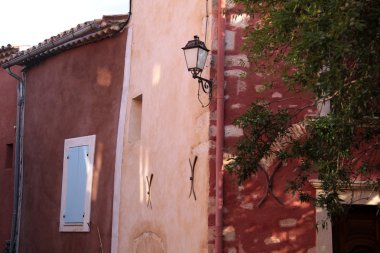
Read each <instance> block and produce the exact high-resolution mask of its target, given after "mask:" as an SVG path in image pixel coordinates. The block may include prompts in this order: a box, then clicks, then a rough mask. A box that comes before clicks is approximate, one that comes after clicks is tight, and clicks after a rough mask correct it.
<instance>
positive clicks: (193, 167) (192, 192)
mask: <svg viewBox="0 0 380 253" xmlns="http://www.w3.org/2000/svg"><path fill="white" fill-rule="evenodd" d="M197 160H198V156H195V157H194V162H193V163H191V160H190V159H189V164H190V170H191V177H190V181H191V186H190V194H189V198H190V197H191V195H192V194H193V195H194V200H197V196H196V195H195V190H194V176H195V164H196V163H197Z"/></svg>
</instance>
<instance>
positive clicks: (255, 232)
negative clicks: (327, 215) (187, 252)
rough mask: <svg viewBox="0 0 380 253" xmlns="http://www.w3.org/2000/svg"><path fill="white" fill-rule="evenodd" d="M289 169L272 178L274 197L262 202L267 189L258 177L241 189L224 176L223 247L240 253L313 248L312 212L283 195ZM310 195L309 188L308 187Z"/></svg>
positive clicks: (296, 200) (289, 196)
mask: <svg viewBox="0 0 380 253" xmlns="http://www.w3.org/2000/svg"><path fill="white" fill-rule="evenodd" d="M289 174H290V173H289V170H288V168H283V169H282V170H280V171H279V172H278V174H277V175H276V176H275V177H274V181H273V192H272V193H273V195H274V196H276V197H277V198H278V200H279V201H280V202H282V203H283V205H281V204H280V203H279V201H277V200H276V199H275V197H274V196H273V195H272V193H271V194H269V195H268V198H267V199H266V200H265V201H264V202H262V205H261V206H260V207H258V204H259V203H260V202H261V201H262V200H263V198H264V196H265V195H266V193H267V187H268V186H267V185H266V181H265V176H264V174H263V173H258V174H257V175H256V176H254V177H252V178H251V179H250V180H248V181H247V182H246V183H244V184H243V185H242V186H239V187H238V186H237V183H236V182H237V181H236V178H235V177H234V176H231V175H230V174H225V178H224V180H225V186H226V189H225V197H224V199H225V200H224V204H225V205H224V207H225V211H224V226H225V228H224V231H223V235H224V241H225V242H224V247H225V248H227V249H228V248H235V250H239V252H240V251H242V252H261V251H262V252H278V253H288V252H308V250H310V249H312V248H314V247H315V238H316V229H315V209H314V207H313V206H312V205H310V204H307V203H301V202H300V201H298V199H297V198H296V197H293V196H292V195H291V194H289V193H287V192H285V191H284V190H285V187H286V182H287V178H289ZM310 191H312V188H311V187H310Z"/></svg>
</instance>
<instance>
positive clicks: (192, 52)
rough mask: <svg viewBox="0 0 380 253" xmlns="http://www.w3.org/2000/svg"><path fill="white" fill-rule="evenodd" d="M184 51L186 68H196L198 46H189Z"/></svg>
mask: <svg viewBox="0 0 380 253" xmlns="http://www.w3.org/2000/svg"><path fill="white" fill-rule="evenodd" d="M184 51H185V57H186V64H187V68H188V69H193V68H196V67H197V66H196V64H197V52H198V48H189V49H186V50H184Z"/></svg>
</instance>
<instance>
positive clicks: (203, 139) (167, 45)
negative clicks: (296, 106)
mask: <svg viewBox="0 0 380 253" xmlns="http://www.w3.org/2000/svg"><path fill="white" fill-rule="evenodd" d="M205 4H206V1H198V0H197V1H176V0H163V1H151V0H144V1H134V2H133V6H132V7H133V9H132V13H133V14H132V18H131V22H130V26H131V28H132V29H133V44H132V59H131V80H130V87H129V95H128V109H127V122H126V128H125V140H124V155H123V166H122V179H121V198H120V216H119V221H120V223H119V237H118V240H119V244H118V252H128V253H132V252H140V251H139V250H141V247H144V248H145V247H148V246H147V245H145V244H147V243H149V241H144V243H145V244H144V246H141V245H139V242H140V239H139V238H141V237H142V236H143V235H144V234H146V233H148V234H149V233H153V234H154V235H155V236H156V238H157V240H158V241H160V243H162V245H163V248H164V252H171V253H177V252H181V253H194V252H208V243H207V241H208V226H207V213H208V191H209V190H208V187H209V185H208V181H209V168H208V149H209V145H212V144H210V143H209V142H208V131H209V129H208V126H209V117H210V114H209V108H207V107H206V108H202V106H201V104H200V103H199V102H198V99H197V92H198V84H197V81H196V80H194V79H193V78H192V77H191V74H190V73H189V72H188V71H187V68H186V64H185V59H184V55H183V51H182V49H181V47H183V46H185V44H186V43H187V41H188V40H190V39H193V36H194V35H196V34H198V35H199V36H200V38H201V40H203V41H204V32H205V17H206V6H205ZM209 4H210V5H211V1H210V2H209ZM210 10H211V8H210ZM211 23H212V19H211V17H210V19H209V28H210V27H211ZM208 36H209V37H208V40H207V42H208V45H207V46H208V47H209V48H210V45H209V44H210V43H209V42H210V32H208ZM209 60H210V59H209ZM209 65H210V61H208V63H207V69H206V70H205V71H204V75H203V76H205V77H208V76H209V67H210V66H209ZM141 94H142V100H143V101H142V120H141V138H140V139H139V140H138V138H137V140H136V138H129V133H130V131H131V129H132V127H131V126H132V125H133V122H134V119H133V117H134V116H133V115H134V114H133V113H131V112H132V111H133V104H134V102H133V98H135V97H137V96H139V95H141ZM206 102H207V101H206ZM195 156H198V161H197V164H196V166H195V182H194V187H195V192H196V195H197V200H194V198H193V196H191V197H190V198H189V192H190V179H189V178H190V176H191V174H190V165H189V159H191V161H192V162H193V161H194V157H195ZM151 173H153V175H154V177H153V181H152V186H151V191H150V193H151V201H152V209H151V208H148V207H147V197H148V195H147V191H148V185H147V181H146V176H150V174H151ZM157 245H161V244H157V243H156V244H155V245H153V244H152V245H151V249H154V250H156V249H157V247H158V246H157ZM149 247H150V246H149ZM154 252H156V251H154ZM157 252H160V251H157Z"/></svg>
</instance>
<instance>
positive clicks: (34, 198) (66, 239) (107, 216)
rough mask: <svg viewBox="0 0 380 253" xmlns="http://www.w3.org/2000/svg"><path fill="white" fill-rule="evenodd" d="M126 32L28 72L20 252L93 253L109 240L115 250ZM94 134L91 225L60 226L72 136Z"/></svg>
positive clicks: (107, 249) (108, 246) (51, 59)
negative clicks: (83, 228)
mask: <svg viewBox="0 0 380 253" xmlns="http://www.w3.org/2000/svg"><path fill="white" fill-rule="evenodd" d="M126 37H127V34H126V32H123V33H122V34H119V35H117V36H116V37H113V38H109V39H105V40H102V41H99V42H96V43H93V44H89V45H86V46H81V47H79V48H75V49H71V50H69V51H66V52H64V53H61V54H59V55H56V56H52V57H49V58H48V59H46V60H44V61H43V62H41V63H39V64H38V65H35V66H34V67H31V68H30V69H29V70H28V71H27V74H26V95H25V96H26V103H25V138H24V189H23V202H22V222H21V239H20V252H23V253H27V252H30V253H35V252H40V253H43V252H46V253H51V252H54V253H59V252H62V253H67V252H73V253H74V252H78V253H85V252H89V253H90V252H91V253H93V252H101V249H100V244H101V243H102V245H103V251H102V252H110V249H111V225H112V200H113V176H114V168H115V149H116V138H117V136H116V135H117V127H118V118H119V107H120V101H121V91H122V82H123V70H124V57H125V42H126ZM92 134H95V135H96V147H95V159H94V172H93V190H92V204H91V219H90V220H91V231H90V232H89V233H86V232H84V233H67V232H65V233H63V232H59V218H60V217H59V215H60V205H61V187H62V172H63V150H64V140H65V139H68V138H75V137H80V136H87V135H92ZM98 229H99V234H98ZM99 235H100V238H101V239H99ZM100 240H101V242H100Z"/></svg>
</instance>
